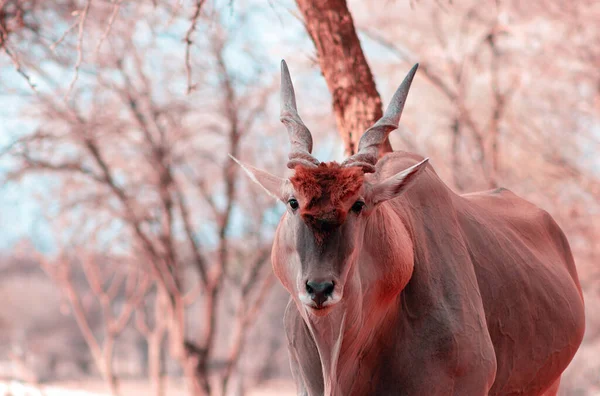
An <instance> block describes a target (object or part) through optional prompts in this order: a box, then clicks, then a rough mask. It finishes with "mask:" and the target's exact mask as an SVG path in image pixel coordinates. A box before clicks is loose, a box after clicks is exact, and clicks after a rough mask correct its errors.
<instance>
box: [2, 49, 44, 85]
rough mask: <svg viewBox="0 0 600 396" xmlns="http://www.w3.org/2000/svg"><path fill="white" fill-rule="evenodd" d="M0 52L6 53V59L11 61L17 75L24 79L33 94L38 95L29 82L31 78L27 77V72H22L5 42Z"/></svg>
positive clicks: (15, 57)
mask: <svg viewBox="0 0 600 396" xmlns="http://www.w3.org/2000/svg"><path fill="white" fill-rule="evenodd" d="M2 50H3V51H4V52H5V53H6V55H8V57H9V58H10V60H11V61H12V63H13V65H15V69H16V71H17V73H19V74H20V75H21V76H23V78H24V79H25V81H27V84H28V85H29V87H30V88H31V89H32V90H33V92H35V93H36V94H39V92H38V90H37V88H36V86H35V84H34V83H33V81H31V77H29V74H27V72H26V71H25V70H23V68H22V67H21V62H19V58H18V57H17V54H16V53H14V52H12V51H11V50H10V49H9V48H8V45H7V43H6V42H4V46H3V47H2Z"/></svg>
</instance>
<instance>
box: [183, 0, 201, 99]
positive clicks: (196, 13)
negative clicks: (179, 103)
mask: <svg viewBox="0 0 600 396" xmlns="http://www.w3.org/2000/svg"><path fill="white" fill-rule="evenodd" d="M204 1H205V0H196V9H195V10H194V15H193V16H192V23H191V24H190V27H189V29H188V30H187V33H186V34H185V72H186V75H187V93H188V94H189V93H191V92H192V91H193V90H194V89H195V88H196V86H195V84H192V65H191V62H190V49H191V46H192V44H193V41H192V34H193V33H194V31H195V30H196V24H197V23H198V17H199V16H200V10H201V9H202V5H203V4H204Z"/></svg>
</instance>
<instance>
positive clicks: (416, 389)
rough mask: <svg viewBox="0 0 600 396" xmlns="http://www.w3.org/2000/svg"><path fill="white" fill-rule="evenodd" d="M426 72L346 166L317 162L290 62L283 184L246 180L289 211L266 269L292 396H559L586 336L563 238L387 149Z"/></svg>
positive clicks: (522, 207)
mask: <svg viewBox="0 0 600 396" xmlns="http://www.w3.org/2000/svg"><path fill="white" fill-rule="evenodd" d="M416 69H417V66H416V65H415V67H413V69H412V70H411V71H410V72H409V74H408V76H407V77H406V79H405V80H404V82H403V83H402V85H401V86H400V88H399V89H398V91H397V92H396V94H395V95H394V97H393V98H392V101H391V104H390V105H389V107H388V109H387V110H386V113H385V115H384V116H383V118H382V119H381V120H379V121H378V122H377V123H376V124H375V125H374V126H373V127H372V128H370V129H369V130H367V131H366V132H365V134H364V135H363V136H362V138H361V141H360V144H359V149H358V153H357V154H355V155H354V156H351V157H350V158H348V159H346V160H345V161H344V162H343V163H342V164H336V163H319V161H318V160H316V159H315V158H314V157H312V155H311V154H310V153H311V150H312V138H311V135H310V132H309V131H308V129H307V128H306V126H304V124H303V122H302V120H301V119H300V117H299V116H298V113H297V110H296V103H295V98H294V91H293V87H292V83H291V79H290V76H289V72H288V70H287V66H286V65H285V62H282V87H281V100H282V111H281V119H282V122H283V123H284V124H285V125H286V127H287V129H288V132H289V135H290V140H291V143H292V150H291V153H290V155H289V159H290V160H289V163H288V167H289V168H291V169H294V171H295V172H294V175H293V176H292V177H291V178H289V179H282V178H279V177H277V176H274V175H271V174H269V173H267V172H265V171H262V170H259V169H256V168H254V167H251V166H249V165H243V164H241V165H242V167H243V168H244V169H245V170H246V172H247V173H248V174H249V175H250V176H251V178H252V179H253V180H254V181H256V182H258V183H259V184H260V185H261V186H263V188H264V189H265V190H266V191H267V192H268V193H269V194H271V195H272V196H274V197H276V198H277V199H280V200H281V201H283V202H284V203H285V204H286V205H287V211H286V213H285V214H284V215H283V217H282V218H281V221H280V223H279V226H278V228H277V231H276V234H275V240H274V244H273V250H272V255H271V259H272V262H273V269H274V272H275V274H276V275H277V277H278V278H279V280H280V281H281V283H282V284H283V286H284V287H285V288H286V289H287V290H288V291H289V293H290V295H291V299H290V302H289V304H288V307H287V310H286V313H285V318H284V324H285V330H286V333H287V339H288V343H289V352H290V360H291V368H292V373H293V375H294V378H295V381H296V383H297V388H298V394H299V395H311V396H315V395H327V396H330V395H331V396H349V395H356V396H360V395H384V396H385V395H488V394H489V395H555V394H556V393H557V391H558V386H559V383H560V376H561V374H562V372H563V371H564V369H565V368H566V367H567V365H568V364H569V362H570V361H571V359H572V358H573V355H574V354H575V352H576V350H577V349H578V347H579V345H580V343H581V340H582V337H583V332H584V306H583V297H582V294H581V288H580V285H579V280H578V277H577V272H576V269H575V264H574V262H573V257H572V255H571V251H570V248H569V244H568V242H567V240H566V238H565V235H564V234H563V232H562V231H561V229H560V228H559V226H558V225H557V224H556V223H555V222H554V220H553V219H552V217H551V216H550V215H549V214H548V213H547V212H545V211H543V210H541V209H539V208H537V207H536V206H534V205H533V204H531V203H529V202H527V201H525V200H523V199H521V198H519V197H518V196H516V195H515V194H513V193H511V192H509V191H508V190H504V189H497V190H493V191H485V192H480V193H474V194H466V195H457V194H455V193H454V192H452V191H451V190H450V189H449V188H448V187H447V186H446V185H445V184H444V183H443V182H442V181H441V180H440V179H439V177H438V176H437V175H436V173H435V171H434V169H433V168H432V166H431V165H429V164H428V161H427V159H423V158H422V157H420V156H418V155H415V154H410V153H406V152H391V153H385V154H384V155H383V156H381V157H380V153H379V147H380V145H381V144H382V143H383V141H384V140H385V138H386V137H387V135H388V134H389V133H390V132H391V131H392V130H394V129H396V128H397V126H398V123H399V120H400V115H401V113H402V109H403V107H404V102H405V100H406V96H407V94H408V89H409V87H410V84H411V82H412V79H413V77H414V74H415V72H416Z"/></svg>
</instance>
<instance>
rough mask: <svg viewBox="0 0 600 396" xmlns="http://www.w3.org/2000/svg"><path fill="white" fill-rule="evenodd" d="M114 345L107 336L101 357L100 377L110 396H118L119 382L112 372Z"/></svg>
mask: <svg viewBox="0 0 600 396" xmlns="http://www.w3.org/2000/svg"><path fill="white" fill-rule="evenodd" d="M107 333H108V331H107ZM114 345H115V340H114V338H113V337H112V336H111V335H107V339H106V341H105V344H104V354H103V355H104V356H103V357H102V366H101V367H102V375H103V377H104V380H105V381H106V384H107V385H108V390H109V392H110V394H111V396H119V395H120V393H119V382H118V380H117V376H116V375H115V374H114V372H113V359H114V353H113V352H114Z"/></svg>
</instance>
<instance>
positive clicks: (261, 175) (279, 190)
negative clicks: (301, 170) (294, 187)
mask: <svg viewBox="0 0 600 396" xmlns="http://www.w3.org/2000/svg"><path fill="white" fill-rule="evenodd" d="M229 157H231V159H232V160H234V161H235V162H236V163H237V164H238V165H239V166H241V167H242V169H243V170H244V172H246V174H247V175H248V176H249V177H250V179H252V181H253V182H255V183H256V184H258V185H259V186H261V187H262V188H263V189H264V190H265V191H266V192H267V194H269V195H270V196H272V197H273V198H276V199H279V200H280V201H284V197H283V192H284V187H285V185H286V183H287V181H286V180H285V179H282V178H280V177H277V176H275V175H272V174H270V173H269V172H266V171H264V170H261V169H258V168H255V167H253V166H250V165H247V164H244V163H242V162H240V161H238V160H237V158H235V157H233V156H232V155H229Z"/></svg>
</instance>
